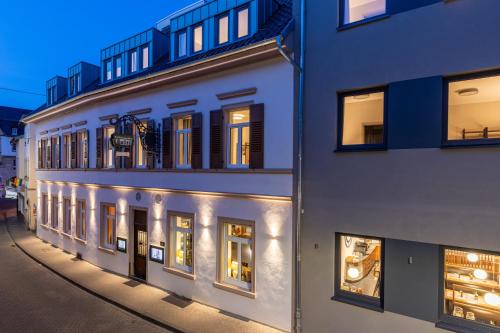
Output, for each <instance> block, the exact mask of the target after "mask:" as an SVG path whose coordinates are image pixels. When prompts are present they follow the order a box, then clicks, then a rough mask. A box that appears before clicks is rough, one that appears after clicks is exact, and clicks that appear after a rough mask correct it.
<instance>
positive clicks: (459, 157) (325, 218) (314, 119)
mask: <svg viewBox="0 0 500 333" xmlns="http://www.w3.org/2000/svg"><path fill="white" fill-rule="evenodd" d="M394 1H395V0H394ZM398 1H404V2H406V1H407V0H398ZM337 6H338V1H337V0H330V1H306V15H307V16H306V27H305V29H306V86H305V103H306V104H305V128H304V131H305V132H304V134H305V139H304V163H305V164H304V184H303V186H304V220H303V228H302V271H301V273H302V284H301V287H302V316H303V318H302V327H303V332H315V333H320V332H338V333H346V332H349V333H362V332H370V333H389V332H390V333H392V332H395V333H399V332H405V333H427V332H428V333H437V332H445V331H442V330H440V329H438V328H436V327H435V321H436V320H437V316H438V314H437V309H438V307H439V304H438V290H437V288H438V286H437V281H439V272H438V267H437V265H438V263H439V253H438V252H439V251H438V247H437V246H433V244H434V245H452V246H462V247H468V248H477V249H486V250H493V251H500V242H499V241H498V237H499V235H500V200H499V199H498V198H499V196H498V195H497V194H496V193H497V192H498V188H499V185H500V173H499V172H498V168H497V167H496V166H498V165H500V150H499V148H494V147H490V148H462V149H442V148H440V147H438V146H437V145H434V144H433V140H427V141H425V140H424V141H423V143H422V145H421V146H423V147H426V148H418V149H401V148H400V147H398V145H397V142H391V139H389V148H394V149H389V150H387V151H379V152H350V153H338V152H335V149H336V148H337V116H338V115H337V92H339V91H345V90H354V89H360V88H366V87H373V86H383V85H389V84H390V83H393V82H399V81H404V80H412V79H418V78H427V77H436V76H437V77H441V76H448V75H454V74H460V73H466V72H475V71H482V70H486V69H492V68H499V67H500V56H499V54H500V43H498V33H497V32H498V30H499V26H500V25H499V22H500V21H499V18H500V3H499V1H498V0H455V1H441V2H437V3H434V4H431V5H427V6H424V7H420V8H417V9H412V10H408V11H404V12H401V13H398V14H396V15H392V16H390V17H388V18H386V19H382V20H379V21H376V22H373V23H370V24H366V25H362V26H358V27H353V28H351V29H347V30H344V31H337V24H336V22H337V21H338V17H337V13H338V7H337ZM431 81H432V80H431ZM437 86H438V87H439V84H438V85H437ZM397 88H398V87H396V89H397ZM436 93H437V94H441V93H442V92H441V91H438V92H436ZM389 97H390V96H389ZM434 97H435V96H434ZM414 98H415V100H414V101H411V100H410V101H408V107H410V106H411V105H414V104H419V105H420V107H421V108H422V111H423V112H428V113H429V119H430V120H429V121H430V122H432V123H434V125H435V122H437V121H438V122H439V121H440V119H441V113H440V112H441V109H440V108H439V107H435V106H432V105H429V103H427V102H426V98H427V95H426V94H425V95H420V96H419V95H417V96H415V97H414ZM438 98H440V97H439V96H438ZM433 107H434V109H433V110H432V111H430V112H429V110H430V109H429V108H433ZM404 111H405V110H403V109H402V110H401V112H404ZM391 112H392V113H394V112H398V110H391ZM417 112H418V110H417ZM436 112H437V114H436ZM424 125H425V122H423V123H420V124H418V125H417V126H424ZM429 126H430V127H433V126H432V124H431V125H429ZM440 126H441V124H439V128H440ZM434 127H435V126H434ZM409 128H411V127H409ZM391 129H392V127H391V125H389V130H391ZM394 131H396V129H394ZM439 135H440V134H439ZM389 136H390V134H389ZM397 136H398V137H404V133H398V134H397ZM439 138H440V137H439ZM433 147H434V148H433ZM335 232H345V233H353V234H361V235H371V236H378V237H383V238H386V239H388V240H390V241H389V242H386V278H385V291H386V292H385V303H386V306H385V312H384V313H378V312H375V311H370V310H366V309H363V308H358V307H355V306H352V305H347V304H343V303H339V302H336V301H332V300H331V296H333V290H334V257H335V253H334V239H335ZM401 240H407V241H412V242H401ZM423 243H428V244H423ZM419 244H420V245H419ZM397 249H399V250H397ZM389 250H390V251H389ZM398 251H400V253H401V256H402V257H401V258H398V257H397V255H395V253H397V252H398ZM407 256H414V257H415V264H414V265H413V266H412V267H409V266H408V263H407V262H406V260H405V258H407ZM389 265H390V266H389ZM398 265H399V266H398ZM389 267H390V269H391V272H388V269H389ZM398 270H401V271H399V272H398ZM420 275H421V276H420ZM429 276H431V278H429ZM389 284H391V285H389ZM397 288H401V291H402V293H401V294H398V293H394V290H397ZM405 288H407V289H405ZM408 289H409V290H408ZM402 296H406V297H402ZM412 296H413V297H414V298H415V299H413V300H412V299H411V298H412ZM405 300H406V302H409V303H411V304H406V305H403V302H404V301H405ZM434 311H436V312H434ZM396 312H398V313H396ZM417 318H419V319H417Z"/></svg>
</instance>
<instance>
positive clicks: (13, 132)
mask: <svg viewBox="0 0 500 333" xmlns="http://www.w3.org/2000/svg"><path fill="white" fill-rule="evenodd" d="M11 133H12V136H17V127H13V128H12V131H11Z"/></svg>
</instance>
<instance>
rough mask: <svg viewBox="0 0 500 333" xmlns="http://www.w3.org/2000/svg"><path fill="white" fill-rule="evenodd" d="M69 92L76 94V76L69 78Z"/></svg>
mask: <svg viewBox="0 0 500 333" xmlns="http://www.w3.org/2000/svg"><path fill="white" fill-rule="evenodd" d="M69 93H70V95H75V94H76V84H75V76H72V77H70V78H69Z"/></svg>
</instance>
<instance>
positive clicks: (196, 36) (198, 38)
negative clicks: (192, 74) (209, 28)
mask: <svg viewBox="0 0 500 333" xmlns="http://www.w3.org/2000/svg"><path fill="white" fill-rule="evenodd" d="M201 50H203V26H202V25H199V26H197V27H195V28H194V29H193V53H196V52H200V51H201Z"/></svg>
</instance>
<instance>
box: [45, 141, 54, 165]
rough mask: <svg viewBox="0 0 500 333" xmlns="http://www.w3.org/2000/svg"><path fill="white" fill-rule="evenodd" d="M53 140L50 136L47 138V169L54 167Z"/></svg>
mask: <svg viewBox="0 0 500 333" xmlns="http://www.w3.org/2000/svg"><path fill="white" fill-rule="evenodd" d="M51 143H52V141H51V139H50V138H48V139H47V140H46V148H45V151H46V154H47V155H46V156H47V162H46V165H45V166H46V167H47V169H51V168H52V144H51Z"/></svg>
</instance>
